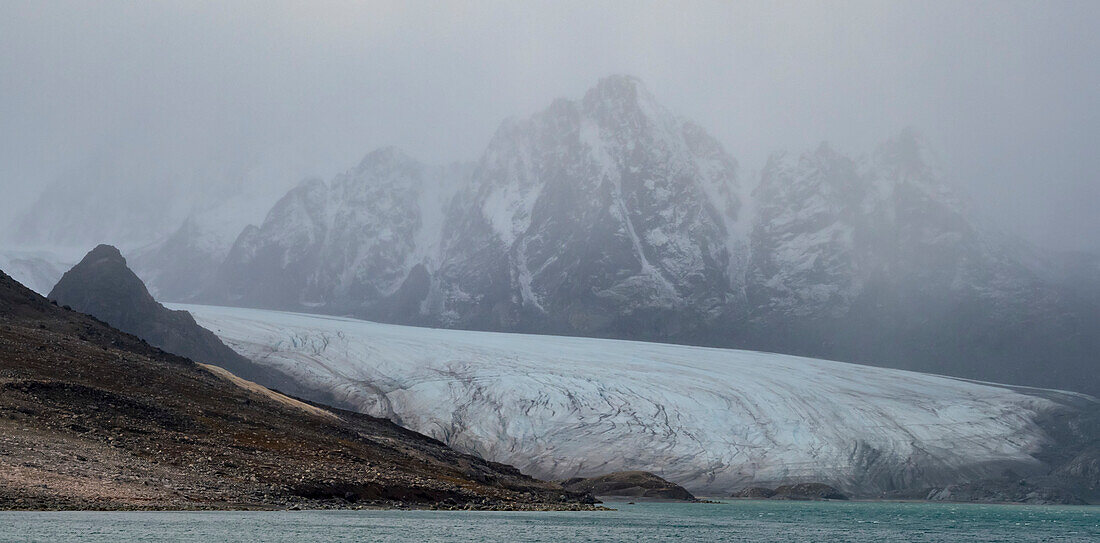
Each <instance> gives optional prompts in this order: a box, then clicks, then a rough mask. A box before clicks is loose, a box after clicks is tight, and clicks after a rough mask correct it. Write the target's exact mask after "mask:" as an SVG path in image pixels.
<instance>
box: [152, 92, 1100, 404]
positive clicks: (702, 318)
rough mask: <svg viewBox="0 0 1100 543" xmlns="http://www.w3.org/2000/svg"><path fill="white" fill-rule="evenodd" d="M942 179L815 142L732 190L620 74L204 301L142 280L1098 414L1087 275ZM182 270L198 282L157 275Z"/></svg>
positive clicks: (299, 223)
mask: <svg viewBox="0 0 1100 543" xmlns="http://www.w3.org/2000/svg"><path fill="white" fill-rule="evenodd" d="M937 164H938V161H937V160H936V159H935V157H934V156H933V154H932V153H930V152H929V150H928V146H927V144H926V143H925V142H924V141H923V140H922V139H921V138H920V136H919V135H918V134H917V133H916V132H915V131H913V130H904V131H902V132H901V133H900V134H899V135H897V136H896V137H894V138H891V139H890V140H889V141H886V142H885V143H883V144H882V145H881V146H879V147H878V148H877V149H876V150H874V151H873V152H871V153H869V154H867V155H866V156H858V157H848V156H844V155H842V154H840V153H838V152H836V151H834V150H832V149H831V148H830V147H829V146H828V145H824V144H823V145H822V146H820V147H819V148H817V149H815V150H813V151H810V152H807V153H803V154H801V155H798V154H781V155H776V156H775V157H773V158H772V159H771V160H769V161H768V163H767V164H766V165H765V167H764V168H763V170H762V171H761V173H760V176H759V178H758V179H751V180H744V179H741V178H740V176H739V174H738V171H737V162H736V160H735V159H734V158H733V156H731V155H730V154H729V153H727V152H726V151H725V150H724V149H723V148H722V146H721V145H720V144H719V143H718V142H717V141H715V140H714V139H713V138H712V137H710V136H709V135H708V134H707V133H706V132H705V131H704V130H703V129H702V128H700V127H699V126H697V125H695V124H693V123H691V122H689V121H685V120H682V119H679V118H678V117H676V116H675V115H673V114H672V113H670V112H669V111H667V110H666V109H665V108H663V107H662V106H661V105H660V104H659V103H658V102H657V101H656V100H655V99H654V98H653V96H652V95H651V94H650V93H649V91H647V90H646V89H645V87H644V85H642V84H641V83H640V82H639V81H637V80H636V79H633V78H630V77H623V76H616V77H609V78H606V79H603V80H601V81H600V82H599V83H598V84H597V85H596V86H595V87H594V88H592V89H591V90H589V91H588V92H587V93H586V94H585V96H584V97H583V98H581V99H579V100H565V99H561V100H557V101H555V102H554V103H553V104H551V105H550V107H548V108H547V109H545V110H543V111H541V112H539V113H536V114H535V115H533V116H531V117H530V118H527V119H519V120H510V121H507V122H505V123H504V124H503V125H502V126H501V127H500V128H499V130H498V131H497V133H496V134H495V135H494V137H493V138H492V140H491V141H490V143H489V145H488V147H487V149H486V150H485V152H484V153H483V154H482V156H481V157H480V159H479V160H478V161H477V163H476V164H475V165H472V166H453V167H449V168H439V167H432V166H428V165H424V164H421V163H420V162H418V161H416V160H415V159H413V158H410V157H408V156H406V155H404V154H402V153H401V152H400V151H397V150H394V149H382V150H378V151H375V152H372V153H370V154H368V155H367V156H366V157H365V158H364V159H363V161H362V162H361V163H360V164H359V165H358V166H357V167H356V168H354V169H352V170H350V171H349V172H347V173H345V174H343V175H340V176H338V177H337V178H336V179H334V180H332V181H331V182H330V183H327V184H326V183H324V182H322V181H319V180H314V181H309V182H306V183H303V184H302V185H301V186H299V187H297V188H295V189H294V190H292V191H290V192H289V193H288V194H287V195H286V196H285V197H284V198H283V199H282V200H280V201H279V202H278V203H277V204H276V205H275V206H274V207H273V208H272V209H271V211H270V213H269V214H268V216H267V218H266V220H265V221H264V222H263V223H262V224H261V225H259V226H250V227H248V228H246V229H245V230H244V231H243V232H241V234H240V236H239V237H238V238H237V239H236V241H235V242H234V244H233V246H232V248H231V249H230V250H228V252H227V256H226V257H225V258H224V259H222V260H221V263H220V264H219V265H218V266H217V270H216V271H213V272H210V274H209V275H210V278H209V280H207V281H205V286H203V287H202V288H199V289H197V290H196V288H194V286H193V285H191V286H189V287H188V288H178V289H172V288H169V287H167V286H164V285H161V284H160V279H159V278H161V277H170V276H171V275H172V272H170V271H167V270H162V271H159V272H158V271H156V270H155V269H154V270H151V271H150V272H149V275H150V277H157V278H158V289H160V290H161V291H163V292H170V293H183V292H198V294H191V295H183V294H181V295H180V296H177V297H173V298H171V299H173V300H179V301H196V300H197V301H202V302H207V303H216V304H223V305H237V306H248V307H259V308H271V309H286V310H298V311H310V312H324V313H330V314H340V315H345V314H350V315H355V316H358V317H362V318H367V319H370V320H376V321H383V322H392V323H402V324H419V325H427V326H435V327H450V328H463V329H478V330H500V331H519V332H533V333H551V334H563V335H579V336H598V337H614V338H625V339H639V340H646V341H664V342H674V343H688V344H697V345H711V346H723V347H739V348H752V349H758V350H768V351H776V352H785V353H790V354H801V355H809V356H814V357H821V358H833V359H840V360H845V361H853V362H860V363H869V364H878V365H884V366H888V367H896V368H903V369H913V370H919V371H928V372H936V373H944V374H948V375H953V376H959V377H966V378H975V379H981V380H989V381H996V382H1009V383H1013V384H1022V385H1031V386H1042V387H1053V388H1062V389H1070V390H1077V391H1083V392H1087V393H1093V394H1100V377H1098V376H1097V372H1095V371H1091V370H1092V366H1093V365H1094V364H1095V353H1097V352H1100V336H1098V335H1097V334H1091V333H1089V332H1088V331H1089V330H1090V329H1091V327H1092V325H1093V324H1094V323H1096V322H1098V321H1100V265H1097V262H1098V260H1097V259H1096V258H1094V257H1088V256H1079V257H1078V256H1075V257H1066V258H1063V257H1061V256H1058V255H1051V254H1046V253H1043V252H1041V251H1037V250H1034V249H1031V248H1028V247H1026V246H1025V245H1024V244H1022V243H1021V242H1019V241H1017V240H1013V239H1011V238H1008V237H1005V236H1002V235H1000V234H998V233H997V232H996V231H995V230H994V229H992V228H989V227H987V226H985V225H983V224H982V223H980V222H979V221H977V220H976V219H975V218H974V213H972V211H971V209H970V207H971V206H970V205H969V204H968V203H967V200H966V198H964V197H962V196H960V195H959V194H958V193H957V192H956V191H955V190H954V189H953V188H952V184H951V183H950V181H949V176H948V175H946V174H944V173H942V172H940V171H939V169H938V167H937ZM750 189H751V190H750ZM168 252H172V251H168ZM181 252H182V253H186V251H182V250H181ZM181 260H182V261H191V262H197V261H202V259H201V258H190V257H188V258H177V259H174V260H173V259H171V258H167V257H165V258H162V260H161V262H163V263H162V264H155V265H152V268H157V267H158V266H159V267H162V268H163V267H168V268H173V267H181V266H182V265H181V264H179V262H180V261H181ZM210 261H211V262H213V261H217V259H216V258H214V259H210ZM173 262H175V263H173ZM182 269H186V267H183V268H182ZM143 270H144V268H143ZM143 273H145V272H144V271H143ZM182 275H183V276H184V277H186V278H193V277H196V276H197V275H199V274H191V273H183V274H182ZM167 282H169V283H171V282H172V281H167ZM177 282H179V281H177Z"/></svg>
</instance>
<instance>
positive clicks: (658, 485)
mask: <svg viewBox="0 0 1100 543" xmlns="http://www.w3.org/2000/svg"><path fill="white" fill-rule="evenodd" d="M561 485H562V486H563V487H564V488H565V489H566V490H572V491H574V492H581V493H588V494H591V495H593V496H615V497H630V498H653V499H662V500H685V501H695V496H692V495H691V492H688V491H687V490H685V489H684V487H682V486H680V485H677V484H673V483H670V482H668V481H666V480H664V479H662V478H660V477H658V476H656V475H654V474H652V473H649V472H648V471H620V472H617V473H608V474H606V475H599V476H597V477H588V478H583V477H575V478H573V479H569V480H566V481H562V483H561Z"/></svg>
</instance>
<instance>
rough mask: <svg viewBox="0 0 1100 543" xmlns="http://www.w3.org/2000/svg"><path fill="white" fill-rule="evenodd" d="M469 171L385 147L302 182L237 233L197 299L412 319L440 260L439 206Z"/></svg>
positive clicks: (440, 228) (440, 226) (461, 167)
mask: <svg viewBox="0 0 1100 543" xmlns="http://www.w3.org/2000/svg"><path fill="white" fill-rule="evenodd" d="M468 171H469V168H468V167H467V166H464V165H461V164H455V165H450V166H446V167H432V166H427V165H424V164H422V163H420V162H418V161H416V160H415V159H413V158H411V157H409V156H407V155H405V154H404V153H402V152H401V151H399V150H397V149H393V148H386V149H380V150H378V151H374V152H372V153H369V154H368V155H367V156H366V157H365V158H363V160H362V161H361V162H360V163H359V165H358V166H357V167H356V168H354V169H352V170H350V171H348V172H347V173H345V174H342V175H339V176H337V177H336V179H334V180H333V181H332V182H331V183H328V184H326V183H324V182H323V181H321V180H319V179H311V180H307V181H304V182H302V183H301V184H300V185H299V186H298V187H296V188H294V189H293V190H291V191H290V192H289V193H288V194H287V195H286V196H284V197H283V198H282V199H281V200H279V201H278V202H277V203H276V204H275V206H274V207H273V208H272V209H271V211H270V212H269V213H268V214H267V217H266V218H265V219H264V222H263V224H262V225H260V226H259V227H256V226H249V227H248V228H246V229H245V230H244V231H243V232H242V233H241V234H240V236H239V237H238V238H237V239H236V241H235V242H234V243H233V246H232V248H231V249H230V250H229V253H228V255H227V257H226V259H225V261H224V262H223V263H222V264H221V266H220V269H218V270H217V273H216V275H215V277H214V280H213V281H212V283H211V284H210V285H209V286H208V291H207V292H206V293H205V294H204V296H206V297H209V298H213V299H225V300H230V301H232V302H234V303H239V304H243V305H253V306H260V307H276V308H286V307H323V308H325V309H327V310H329V311H338V312H355V313H360V314H386V315H389V316H390V318H393V319H395V320H415V319H417V318H419V315H420V313H421V309H420V305H421V302H422V301H423V299H424V298H425V297H426V295H427V291H428V279H427V272H426V270H427V269H428V267H431V268H432V269H434V268H436V267H437V266H438V261H439V258H440V257H439V245H440V239H441V235H442V232H443V224H442V222H443V216H444V208H445V206H446V205H447V203H448V202H449V201H450V199H451V197H452V196H453V195H454V194H455V192H456V191H457V190H458V189H459V188H460V187H461V186H462V185H463V184H464V183H465V181H466V178H467V176H468ZM408 289H412V291H413V292H412V293H410V294H407V293H406V291H407V290H408ZM398 312H400V313H401V314H404V315H408V317H407V319H403V318H402V317H399V316H397V313H398Z"/></svg>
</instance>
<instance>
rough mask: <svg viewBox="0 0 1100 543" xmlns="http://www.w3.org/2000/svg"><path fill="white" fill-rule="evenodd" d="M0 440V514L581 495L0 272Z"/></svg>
mask: <svg viewBox="0 0 1100 543" xmlns="http://www.w3.org/2000/svg"><path fill="white" fill-rule="evenodd" d="M100 253H111V252H110V251H106V250H103V251H100ZM97 256H100V255H97ZM102 256H105V257H113V254H103V255H102ZM0 445H2V447H3V449H4V450H5V451H7V453H6V454H4V455H0V473H3V474H4V475H3V477H0V508H2V509H10V508H16V509H39V508H62V509H159V508H171V509H181V508H183V509H238V508H286V507H288V506H294V507H296V508H299V507H300V508H314V507H351V506H357V505H378V506H387V505H388V506H396V505H402V506H410V505H411V506H430V507H446V508H478V509H517V508H524V509H576V508H589V507H590V505H587V504H588V503H590V502H591V499H590V498H589V497H587V496H585V495H580V494H575V493H571V492H569V491H566V490H564V489H562V488H561V486H560V485H557V484H553V483H546V482H542V481H538V480H535V479H531V478H530V477H527V476H525V475H523V474H521V473H520V472H519V471H517V470H516V469H514V468H512V467H509V466H505V465H502V464H495V463H490V462H486V461H484V460H482V459H480V458H477V457H473V456H468V455H463V454H459V453H457V452H455V451H453V450H451V449H449V448H447V447H446V446H444V445H443V444H441V443H440V442H438V441H435V440H433V439H430V438H427V437H424V436H422V435H420V434H416V433H414V432H411V431H409V430H406V429H404V428H401V427H398V426H396V425H394V424H392V423H390V422H389V421H385V420H382V419H376V418H373V417H369V416H366V415H360V414H357V413H352V412H348V411H340V410H336V409H331V408H324V407H320V406H316V405H310V404H307V403H304V402H301V401H299V400H295V399H292V398H288V397H286V396H283V395H281V394H278V393H275V392H272V391H270V390H267V389H263V388H262V387H258V386H255V385H251V384H248V383H243V382H242V381H240V379H239V378H236V377H233V376H231V375H229V374H227V373H226V372H224V370H220V369H219V370H216V371H209V370H208V369H205V368H203V367H201V366H200V365H197V364H195V363H193V362H191V361H189V360H187V359H184V358H180V357H178V356H175V355H172V354H168V353H165V352H164V351H161V350H159V349H156V348H153V347H151V346H149V345H148V344H146V343H145V342H143V341H141V340H139V339H138V338H136V337H134V336H131V335H129V334H125V333H123V332H120V331H118V330H116V329H114V328H111V327H110V326H108V325H107V324H105V323H103V322H102V321H99V320H96V319H94V318H92V317H90V316H88V315H84V314H82V313H77V312H75V311H71V310H67V309H63V308H61V307H57V306H54V305H51V304H50V303H49V302H47V301H46V299H45V298H42V297H41V296H39V295H37V294H34V293H33V292H31V291H30V290H28V289H26V288H24V287H22V286H21V285H19V284H18V283H16V282H15V281H13V280H12V279H11V278H10V277H8V276H7V275H5V274H3V273H0Z"/></svg>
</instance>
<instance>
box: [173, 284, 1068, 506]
mask: <svg viewBox="0 0 1100 543" xmlns="http://www.w3.org/2000/svg"><path fill="white" fill-rule="evenodd" d="M171 307H173V308H174V309H184V310H187V311H190V312H191V313H192V314H193V315H194V316H195V318H196V320H197V321H198V322H199V324H200V325H202V326H204V327H206V328H208V329H210V330H212V331H213V332H214V333H216V334H217V335H218V336H219V337H220V338H221V339H222V340H224V341H225V342H226V343H227V344H228V345H229V346H231V347H232V348H233V349H235V350H237V351H238V352H239V353H241V354H243V355H244V356H246V357H248V358H250V359H252V360H253V361H254V362H256V363H257V364H260V365H262V366H265V367H268V368H272V369H276V370H278V371H280V372H283V373H285V374H287V375H288V376H290V377H291V378H293V379H295V380H297V381H298V382H299V383H300V384H301V385H302V386H303V387H304V388H306V389H310V390H313V391H315V392H316V394H315V395H314V397H313V399H323V400H325V401H329V402H332V403H335V404H337V405H341V406H344V407H349V408H351V409H354V410H356V411H360V412H364V413H368V414H371V415H374V416H380V417H387V418H390V419H392V420H394V421H396V422H398V423H399V424H402V425H404V426H406V427H408V428H410V429H412V430H415V431H417V432H421V433H424V434H427V435H429V436H432V437H434V438H436V439H439V440H441V441H443V442H445V443H447V444H448V445H450V446H452V447H455V448H457V449H459V450H462V451H464V452H470V453H474V454H477V455H479V456H481V457H483V458H486V459H489V460H493V461H497V462H504V463H508V464H512V465H515V466H516V467H518V468H520V469H521V470H523V471H524V472H525V473H528V474H531V475H534V476H536V477H541V478H546V479H563V478H567V477H572V476H590V475H594V474H598V473H605V472H611V471H620V470H632V469H642V470H647V471H652V472H654V473H657V474H658V475H660V476H662V477H665V478H666V479H669V480H672V481H675V482H677V483H679V484H682V485H684V486H686V487H687V488H689V489H691V490H692V491H693V492H700V493H703V494H706V495H719V494H724V493H726V492H729V491H731V490H733V489H737V488H742V487H745V486H749V485H758V484H759V485H766V484H776V483H781V482H788V481H809V480H813V481H824V482H828V483H831V484H834V485H837V486H839V487H841V488H843V489H845V490H847V491H849V492H853V493H855V494H857V495H861V494H862V495H868V494H874V493H877V492H884V491H889V490H895V489H904V488H918V487H926V486H935V485H941V484H950V483H957V482H959V481H963V480H971V479H978V478H982V477H988V476H999V475H1001V474H1002V473H1003V472H1004V471H1005V470H1006V469H1012V470H1014V472H1016V473H1024V474H1026V473H1029V472H1034V471H1036V470H1040V469H1041V468H1042V465H1041V464H1042V463H1041V462H1040V461H1039V460H1037V459H1036V458H1035V456H1034V455H1035V454H1036V453H1038V452H1039V451H1040V450H1041V449H1042V447H1043V446H1044V445H1045V444H1046V442H1047V441H1048V440H1049V438H1048V437H1047V435H1046V434H1045V432H1044V430H1043V428H1042V425H1041V424H1040V422H1039V419H1040V417H1042V416H1044V415H1045V414H1050V413H1053V412H1056V411H1057V410H1058V409H1060V408H1061V407H1062V403H1060V399H1066V400H1072V399H1073V398H1081V397H1083V396H1082V395H1077V394H1073V393H1062V392H1056V391H1041V390H1031V389H1011V388H1008V387H1003V386H997V385H993V384H987V383H979V382H972V381H965V380H960V379H955V378H948V377H941V376H936V375H928V374H921V373H915V372H909V371H903V370H892V369H883V368H875V367H869V366H861V365H855V364H848V363H842V362H832V361H826V360H817V359H810V358H802V357H796V356H789V355H779V354H770V353H762V352H751V351H740V350H731V349H717V348H704V347H692V346H681V345H670V344H659V343H645V342H634V341H624V340H609V339H593V338H578V337H563V336H544V335H525V334H512V333H496V332H475V331H463V330H448V329H432V328H419V327H411V326H400V325H390V324H379V323H374V322H369V321H362V320H357V319H352V318H343V317H333V316H321V315H307V314H298V313H289V312H280V311H273V310H260V309H245V308H230V307H218V306H200V305H186V304H172V305H171Z"/></svg>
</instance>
